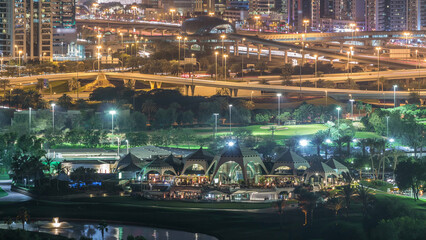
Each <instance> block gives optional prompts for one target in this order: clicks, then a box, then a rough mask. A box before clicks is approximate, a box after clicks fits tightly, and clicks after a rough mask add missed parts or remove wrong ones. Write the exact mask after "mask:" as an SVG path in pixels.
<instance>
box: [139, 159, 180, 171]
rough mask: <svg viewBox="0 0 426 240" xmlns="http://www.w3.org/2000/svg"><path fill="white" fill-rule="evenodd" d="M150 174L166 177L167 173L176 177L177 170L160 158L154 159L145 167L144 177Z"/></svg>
mask: <svg viewBox="0 0 426 240" xmlns="http://www.w3.org/2000/svg"><path fill="white" fill-rule="evenodd" d="M150 172H157V173H159V174H160V175H165V174H166V173H173V174H174V175H177V174H176V171H175V169H174V168H173V167H172V166H171V165H170V164H168V163H167V162H165V161H164V160H162V159H160V158H156V159H154V160H153V161H152V162H151V163H149V164H148V165H146V166H145V168H144V175H146V174H148V173H150Z"/></svg>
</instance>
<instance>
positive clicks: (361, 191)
mask: <svg viewBox="0 0 426 240" xmlns="http://www.w3.org/2000/svg"><path fill="white" fill-rule="evenodd" d="M357 193H358V197H359V199H361V202H362V215H363V216H365V215H366V214H367V207H368V204H369V202H370V200H371V194H370V189H368V188H366V187H364V186H363V185H359V186H358V188H357Z"/></svg>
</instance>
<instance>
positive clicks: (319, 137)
mask: <svg viewBox="0 0 426 240" xmlns="http://www.w3.org/2000/svg"><path fill="white" fill-rule="evenodd" d="M327 135H328V133H327V132H326V131H318V132H317V133H315V135H314V137H313V138H312V144H314V145H315V146H317V155H318V156H320V152H321V145H322V144H323V143H324V141H325V138H326V137H327Z"/></svg>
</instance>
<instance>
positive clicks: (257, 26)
mask: <svg viewBox="0 0 426 240" xmlns="http://www.w3.org/2000/svg"><path fill="white" fill-rule="evenodd" d="M254 19H255V20H256V29H257V33H258V34H259V22H258V21H259V19H260V16H254Z"/></svg>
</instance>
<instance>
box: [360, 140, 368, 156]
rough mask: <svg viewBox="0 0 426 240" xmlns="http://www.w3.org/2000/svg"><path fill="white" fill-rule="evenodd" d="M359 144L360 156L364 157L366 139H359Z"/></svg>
mask: <svg viewBox="0 0 426 240" xmlns="http://www.w3.org/2000/svg"><path fill="white" fill-rule="evenodd" d="M359 144H361V150H362V156H363V157H365V155H366V150H365V147H366V146H367V139H366V138H363V139H360V140H359Z"/></svg>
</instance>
